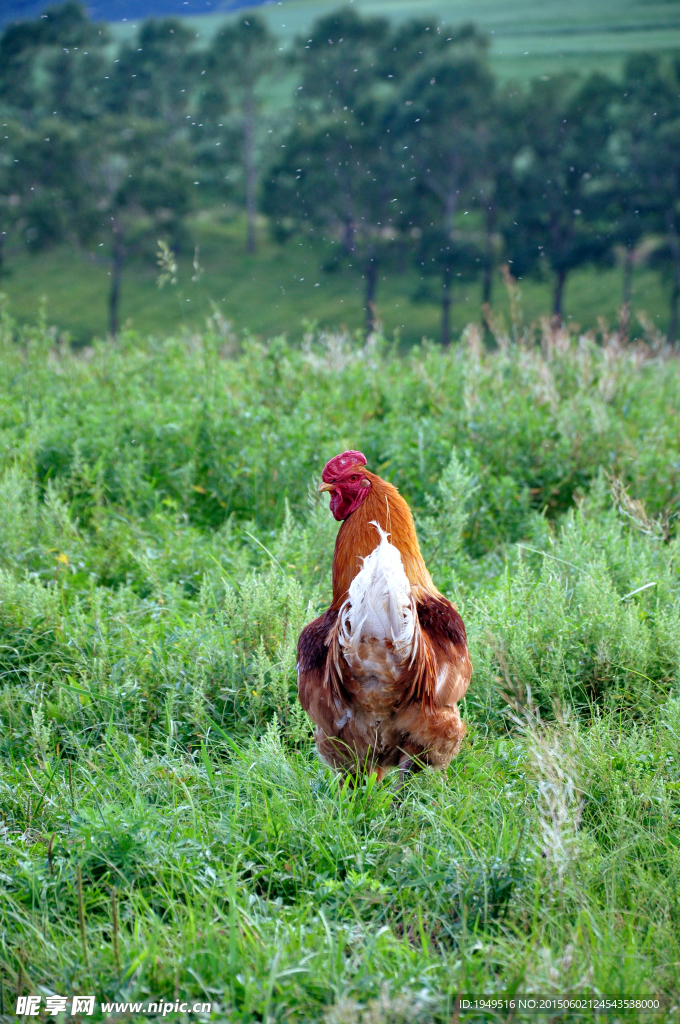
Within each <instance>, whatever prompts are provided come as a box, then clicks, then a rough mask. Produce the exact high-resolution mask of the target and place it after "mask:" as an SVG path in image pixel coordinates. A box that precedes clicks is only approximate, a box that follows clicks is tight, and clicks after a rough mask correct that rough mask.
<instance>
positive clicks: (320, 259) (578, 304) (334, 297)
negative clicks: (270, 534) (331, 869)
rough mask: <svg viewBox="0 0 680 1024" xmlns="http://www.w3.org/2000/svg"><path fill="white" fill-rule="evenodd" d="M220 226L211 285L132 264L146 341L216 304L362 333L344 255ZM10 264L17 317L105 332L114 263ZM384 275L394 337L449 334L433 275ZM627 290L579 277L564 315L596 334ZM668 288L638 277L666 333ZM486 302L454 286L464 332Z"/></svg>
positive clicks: (36, 259) (89, 334)
mask: <svg viewBox="0 0 680 1024" xmlns="http://www.w3.org/2000/svg"><path fill="white" fill-rule="evenodd" d="M209 218H210V214H207V215H205V216H204V218H202V219H201V220H199V221H198V222H197V223H196V225H195V227H194V229H193V234H194V237H195V239H196V241H197V242H198V243H199V260H200V263H201V266H202V267H203V270H204V273H203V274H202V276H201V278H200V282H198V283H195V282H192V277H193V276H194V272H193V269H192V266H191V259H192V257H191V256H190V255H189V254H187V255H186V257H185V258H184V259H183V260H181V261H180V268H181V269H180V278H179V283H178V286H177V287H176V288H172V287H170V286H166V287H165V288H164V289H163V290H159V289H158V286H157V283H156V282H157V275H158V268H157V266H156V264H155V260H154V259H153V258H152V257H151V256H150V257H149V258H148V259H147V260H146V261H145V262H136V263H132V264H131V265H130V266H129V268H128V269H127V271H126V272H125V275H124V281H123V289H122V299H121V323H127V324H128V325H129V326H131V327H132V328H133V329H135V330H138V331H140V332H141V333H142V334H158V335H164V334H167V333H170V332H172V331H174V330H177V329H181V328H183V327H186V328H188V329H190V330H196V329H202V328H203V327H204V325H205V319H206V317H207V316H209V315H211V314H212V311H213V308H214V307H213V305H212V303H214V304H215V306H217V307H218V308H219V309H220V311H221V312H222V314H223V316H224V317H226V318H227V319H228V320H230V321H231V323H232V325H233V328H234V330H236V331H237V332H242V331H243V330H246V329H247V330H250V331H252V332H253V333H254V334H257V335H259V336H261V337H271V336H272V335H274V334H278V333H281V332H284V333H286V334H287V335H288V336H289V337H290V338H291V339H295V338H300V337H301V336H302V334H303V332H304V328H303V322H304V321H316V322H318V324H319V325H320V326H323V327H325V328H337V327H341V326H343V325H344V326H346V327H347V328H348V329H349V330H350V331H354V330H355V329H359V328H360V327H362V325H363V321H364V312H363V281H362V279H361V276H360V274H358V273H354V271H353V270H352V269H350V268H349V267H344V268H341V269H339V270H338V271H336V272H333V273H325V272H324V271H323V270H322V269H321V266H322V265H323V263H324V261H325V260H326V259H327V257H328V256H329V255H332V253H333V251H334V250H333V249H331V248H330V247H328V248H325V247H323V246H319V247H312V246H310V243H309V242H308V241H305V242H304V243H301V242H300V240H299V239H292V240H291V241H290V242H288V243H287V244H285V245H279V244H277V243H275V242H272V241H270V240H269V239H268V237H267V232H266V229H263V230H262V231H261V240H260V245H259V249H258V252H257V253H256V254H255V256H248V255H246V253H245V251H244V240H243V239H244V228H243V225H242V224H241V223H240V221H238V220H237V221H233V222H231V223H226V224H221V223H219V221H218V220H217V218H216V219H215V221H213V222H211V221H210V219H209ZM7 262H8V265H9V268H10V271H11V274H10V276H7V277H4V278H3V279H2V280H1V281H0V289H1V290H2V292H4V293H5V294H6V295H7V297H8V300H9V308H10V310H11V312H12V314H13V315H14V316H16V317H17V318H18V319H20V320H22V321H23V322H27V323H28V322H34V321H35V317H36V311H37V309H38V307H39V304H40V301H41V299H42V297H45V299H46V303H47V317H48V319H49V320H50V322H54V323H56V324H57V325H58V327H59V328H60V329H61V330H65V331H68V332H69V334H70V335H71V337H72V338H73V340H74V341H76V342H77V343H78V344H83V343H85V342H89V341H90V340H91V339H92V338H93V337H102V336H104V335H105V333H106V325H107V295H108V287H109V278H108V271H107V270H106V269H105V268H104V267H98V266H95V265H93V264H92V263H91V262H89V260H88V259H87V258H86V257H85V256H84V255H83V254H82V253H79V252H78V251H77V250H74V249H71V248H68V247H62V248H59V249H55V250H52V251H50V252H47V253H44V254H40V255H38V256H31V255H29V254H19V255H17V256H15V257H13V258H11V259H8V261H7ZM381 276H382V280H380V282H379V287H378V294H377V310H378V315H379V317H380V318H381V320H382V321H383V323H384V329H385V331H386V332H387V333H388V334H389V335H390V336H391V335H392V334H393V333H394V331H399V333H400V336H401V338H402V340H403V342H404V344H407V345H411V344H415V343H416V342H419V341H420V340H421V338H422V337H423V336H425V337H429V338H435V339H436V338H438V337H439V321H440V310H439V306H438V303H437V282H436V280H434V281H432V280H430V281H428V282H426V292H425V295H424V297H422V296H419V293H420V292H422V285H423V282H422V279H421V278H420V276H419V275H418V274H417V273H416V272H415V270H412V269H411V268H410V267H409V266H408V263H407V264H406V267H405V268H404V272H403V273H401V274H398V273H396V272H395V269H394V268H392V269H389V270H386V271H385V273H384V275H381ZM521 286H522V290H523V297H524V306H525V311H526V316H527V318H528V319H529V320H533V319H537V318H538V317H539V316H542V315H546V314H548V313H549V311H550V308H551V282H550V281H544V282H540V281H534V280H530V279H527V280H526V281H522V282H521ZM622 287H623V285H622V274H621V271H620V270H619V269H617V268H612V269H611V270H606V271H601V270H596V269H593V268H585V269H583V270H580V271H579V272H577V273H574V274H573V276H572V277H571V278H570V280H569V282H568V285H567V291H566V302H565V315H566V316H567V317H568V318H570V319H572V320H573V321H574V322H577V323H579V324H580V325H581V326H583V327H584V328H586V329H590V328H593V327H595V326H596V323H597V317H598V316H600V315H602V316H605V317H606V318H608V319H609V320H610V322H614V321H615V320H616V316H617V311H618V308H619V306H620V303H621V295H622ZM667 290H668V289H667V287H666V286H664V284H663V282H662V281H661V279H660V277H659V275H658V274H657V273H655V272H653V271H650V270H647V269H645V268H641V269H639V270H637V271H636V276H635V287H634V293H633V304H632V308H633V314H635V311H636V310H643V311H644V312H646V313H647V314H648V315H649V316H651V317H652V318H653V319H654V320H655V322H656V323H657V324H658V326H659V328H660V329H661V330H664V329H665V328H666V325H667V323H668V298H667ZM480 302H481V284H478V283H475V284H469V285H468V284H462V285H459V286H458V287H457V288H455V289H454V307H453V310H452V324H453V327H454V330H456V331H460V330H462V329H463V328H464V327H465V325H466V324H467V323H468V322H469V321H471V320H473V321H479V320H480V316H481V314H480ZM494 306H495V307H496V308H497V309H498V310H499V311H502V312H503V313H504V314H507V307H508V303H507V295H506V292H505V289H504V287H503V283H502V281H501V279H500V275H499V277H498V280H497V281H496V283H495V290H494ZM633 319H634V328H635V330H636V331H637V330H638V325H637V322H636V321H635V317H633Z"/></svg>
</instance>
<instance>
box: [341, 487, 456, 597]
mask: <svg viewBox="0 0 680 1024" xmlns="http://www.w3.org/2000/svg"><path fill="white" fill-rule="evenodd" d="M362 475H363V476H365V477H366V479H367V480H370V482H371V489H370V491H369V492H368V494H367V496H366V498H365V499H364V501H363V502H362V503H361V505H360V506H359V508H358V509H356V511H355V512H352V514H351V516H349V517H348V518H347V519H345V521H344V522H343V524H342V526H341V527H340V530H339V532H338V536H337V539H336V541H335V554H334V555H333V604H332V605H331V608H339V607H340V606H341V604H342V603H343V601H344V600H345V598H346V597H347V591H348V590H349V585H350V583H351V582H352V580H353V579H354V577H355V576H356V574H357V573H358V572H360V571H361V567H362V565H363V559H364V558H366V557H367V556H368V555H370V553H371V551H373V550H374V549H375V548H376V547H377V546H378V542H379V540H380V538H379V535H378V531H377V530H376V528H375V526H373V525H372V524H371V521H372V520H374V521H375V522H376V523H379V524H380V526H381V527H382V528H383V530H385V531H386V533H388V534H389V535H390V541H391V543H392V544H394V546H395V547H396V548H397V549H398V551H399V553H400V554H401V558H402V561H403V563H404V570H405V572H406V575H407V577H408V579H409V582H410V583H411V586H415V587H421V588H422V589H423V590H425V591H427V592H428V593H429V594H433V595H435V596H439V591H438V590H437V589H436V587H435V585H434V583H433V582H432V578H431V576H430V574H429V572H428V571H427V568H426V566H425V562H424V561H423V556H422V555H421V553H420V545H419V544H418V538H417V536H416V529H415V526H414V524H413V516H412V515H411V510H410V508H409V507H408V505H407V504H406V502H405V501H404V499H403V498H402V496H401V495H400V493H399V491H398V490H397V488H396V487H393V486H392V484H388V483H387V482H386V481H385V480H382V479H381V478H380V477H379V476H375V474H374V473H369V471H368V470H366V469H363V467H362Z"/></svg>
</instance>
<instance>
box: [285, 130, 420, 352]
mask: <svg viewBox="0 0 680 1024" xmlns="http://www.w3.org/2000/svg"><path fill="white" fill-rule="evenodd" d="M373 114H374V116H373V117H372V118H371V120H370V121H369V122H368V123H367V121H366V120H364V121H363V122H362V121H359V120H358V119H357V118H356V117H355V116H353V115H352V114H350V113H349V111H348V112H347V113H346V114H344V112H343V116H342V117H338V116H334V115H330V116H328V115H327V116H326V117H325V118H323V119H322V120H319V121H318V122H317V123H316V124H315V125H313V126H309V125H306V124H305V125H302V126H300V127H298V128H296V129H294V130H293V131H292V132H291V134H290V135H289V136H288V138H287V141H286V149H285V155H284V156H283V157H282V159H281V161H280V162H279V163H278V164H277V165H276V166H275V167H274V168H273V170H272V172H271V176H270V178H269V181H268V183H267V190H266V193H265V209H266V210H267V212H268V213H269V214H270V215H271V216H272V218H273V219H274V220H275V221H278V222H279V223H280V222H281V220H282V219H284V220H285V219H286V218H292V219H293V220H294V221H295V223H296V224H297V226H298V228H301V229H302V230H308V231H310V232H313V231H315V230H316V229H318V228H321V230H322V232H323V233H324V234H325V236H326V237H330V238H332V239H333V240H334V241H336V242H337V243H339V245H341V246H342V248H343V249H344V252H345V254H346V259H347V260H348V262H349V263H350V265H351V266H353V267H354V268H355V269H357V270H358V271H360V272H361V274H362V277H363V279H364V282H365V291H364V310H365V322H366V332H367V334H370V333H371V331H373V329H374V327H375V323H376V310H375V298H376V290H377V282H378V270H379V267H380V265H381V263H382V262H383V261H384V259H385V258H386V256H387V254H388V253H389V252H390V251H391V250H392V249H393V248H394V243H395V240H396V239H397V237H398V233H399V229H398V223H399V219H400V217H401V216H402V215H403V209H402V207H401V206H400V203H399V193H398V191H397V184H395V173H394V171H395V166H394V161H393V160H392V153H391V150H390V148H389V145H388V143H387V142H386V139H387V138H388V136H387V134H386V132H385V130H384V128H383V125H382V122H381V120H380V117H379V115H378V113H377V111H374V112H373ZM368 117H369V113H368V112H365V113H364V118H368ZM395 192H396V193H397V194H396V195H395Z"/></svg>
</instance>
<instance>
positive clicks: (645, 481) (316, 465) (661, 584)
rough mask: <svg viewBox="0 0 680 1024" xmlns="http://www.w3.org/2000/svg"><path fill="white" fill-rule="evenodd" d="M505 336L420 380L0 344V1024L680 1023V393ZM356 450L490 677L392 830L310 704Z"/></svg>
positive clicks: (582, 352)
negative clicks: (539, 1012)
mask: <svg viewBox="0 0 680 1024" xmlns="http://www.w3.org/2000/svg"><path fill="white" fill-rule="evenodd" d="M496 328H497V329H496V339H495V343H494V346H495V347H494V350H493V351H487V349H486V348H485V346H484V345H483V343H482V339H481V337H480V335H479V332H478V331H477V329H476V328H474V327H470V328H469V329H468V331H467V332H466V335H465V339H464V343H463V344H461V346H460V347H458V348H456V349H454V350H452V351H449V352H442V351H441V350H439V349H438V348H437V347H436V346H433V345H423V346H421V347H419V348H418V349H415V350H414V351H413V352H412V353H411V354H410V355H409V356H408V357H406V358H400V357H399V356H397V354H396V352H395V351H394V349H393V347H392V346H391V345H390V344H388V342H386V341H385V340H383V339H381V338H372V339H370V340H369V342H368V343H359V342H355V341H353V340H352V339H350V338H348V337H346V336H342V335H323V336H321V337H319V336H312V335H311V334H310V335H309V336H308V337H307V339H306V341H305V344H304V345H303V346H302V348H300V349H294V348H292V347H290V346H289V345H288V344H286V342H285V341H284V340H283V339H281V338H278V339H273V340H272V341H270V342H269V343H267V344H266V345H265V344H260V343H257V342H256V341H254V340H253V339H251V338H248V337H246V338H245V339H243V340H241V341H238V340H236V339H234V338H233V337H232V336H231V335H230V334H229V331H228V330H227V329H226V327H225V325H224V324H223V323H221V322H220V321H216V320H213V321H212V322H211V323H210V324H209V326H208V329H207V330H206V331H205V332H204V333H203V334H201V335H200V336H198V335H197V336H195V337H192V336H185V337H182V338H170V339H167V340H164V341H160V340H155V339H147V340H143V339H140V338H138V337H136V336H134V335H127V336H124V337H123V338H122V339H121V340H120V342H119V343H118V344H117V345H115V346H114V345H110V344H109V345H97V346H95V347H94V348H92V349H89V350H86V351H84V352H81V353H80V354H78V355H73V354H72V353H71V352H69V351H67V350H61V349H59V347H58V346H57V345H56V344H55V337H56V335H55V333H54V332H52V331H50V329H49V328H48V327H47V325H46V324H44V323H39V324H38V325H37V326H36V327H35V328H31V329H26V328H19V327H17V325H16V324H15V323H13V322H12V321H11V320H10V319H9V318H8V317H5V318H4V320H3V322H2V326H1V331H2V333H1V339H2V340H1V346H2V348H1V359H0V678H1V689H0V719H1V726H0V813H1V815H2V819H1V821H2V826H1V827H2V845H1V846H0V858H1V862H0V872H2V886H1V887H0V928H1V933H0V975H1V979H2V988H1V989H0V992H1V994H2V999H3V1007H4V1013H6V1014H9V1015H10V1016H9V1017H8V1019H14V1018H13V1017H12V1016H11V1015H12V1012H13V1008H14V1000H15V998H16V995H17V993H19V994H21V993H24V994H27V993H29V992H32V993H43V994H47V993H50V992H55V993H61V994H66V993H70V992H84V991H93V992H96V993H97V995H98V997H99V998H101V999H110V1000H121V1001H124V1000H137V999H147V998H151V999H153V998H156V997H161V996H162V997H164V998H174V997H175V994H177V996H178V997H181V998H189V999H190V998H192V997H194V996H195V997H196V998H197V999H204V1000H206V1001H210V1002H211V1003H212V1004H213V1019H216V1020H223V1021H230V1022H237V1021H238V1022H244V1024H245V1022H252V1021H263V1022H264V1021H269V1022H273V1021H283V1020H286V1021H291V1022H316V1021H324V1022H326V1024H369V1022H376V1024H377V1022H380V1024H383V1022H385V1024H398V1022H403V1024H406V1022H408V1024H417V1022H435V1021H436V1022H444V1021H450V1020H451V1018H452V1014H453V1012H454V1001H455V997H456V995H457V994H460V993H464V992H468V993H476V994H478V995H482V994H486V995H492V994H495V993H510V994H512V993H513V992H529V991H534V992H539V993H543V994H566V993H569V994H577V993H588V994H601V995H606V996H650V995H657V996H659V997H663V998H666V999H667V1000H669V1001H670V1002H669V1004H668V1005H672V1004H673V1000H674V999H675V998H676V996H677V978H678V964H679V963H680V910H679V908H680V852H679V844H678V825H679V823H680V579H679V575H678V554H679V551H678V544H679V543H680V540H679V539H678V532H677V521H676V518H675V514H676V512H677V507H678V498H679V496H680V456H679V455H678V452H679V451H680V443H679V442H680V437H679V434H680V416H679V412H680V367H679V364H678V361H677V359H675V358H673V357H672V356H671V354H670V353H669V352H667V351H666V350H665V348H664V347H663V342H662V339H659V338H655V337H650V339H649V342H648V344H644V345H642V344H641V345H637V346H635V347H630V346H627V345H625V344H623V343H622V341H621V339H619V338H618V337H617V336H616V335H610V334H609V333H608V332H606V331H604V329H603V331H602V332H601V333H600V335H598V336H595V335H584V336H581V337H577V336H571V335H570V334H568V333H567V332H563V331H561V330H553V329H551V328H550V326H549V325H548V324H543V326H542V328H541V327H536V328H534V327H532V328H527V329H524V328H522V326H521V323H519V321H518V322H517V323H515V324H514V325H513V326H512V327H509V328H507V329H506V328H504V327H503V325H496ZM344 448H359V449H361V450H362V451H364V452H365V454H366V456H367V458H368V463H369V466H370V467H371V468H372V469H374V470H376V471H377V472H379V473H381V474H383V475H385V476H386V477H388V478H389V479H391V480H392V481H393V482H395V483H396V484H397V485H398V486H399V487H400V488H401V490H402V492H403V494H404V495H405V497H406V498H407V499H408V500H409V502H410V503H411V505H412V507H413V509H414V512H415V514H416V521H417V525H418V530H419V533H420V537H421V541H422V544H423V548H424V552H425V555H426V559H427V561H428V565H429V566H430V567H431V569H432V571H433V575H434V578H435V581H436V582H437V584H438V585H439V586H440V587H441V588H442V589H443V590H444V591H445V592H446V593H447V594H448V595H449V596H451V597H452V598H453V599H455V600H456V601H457V603H458V605H459V607H460V608H461V611H462V613H463V615H464V618H465V621H466V624H467V627H468V635H469V640H470V647H471V652H472V657H473V661H474V666H475V671H474V676H473V682H472V685H471V688H470V691H469V694H468V697H467V699H466V700H465V702H464V708H463V712H464V717H465V718H466V720H467V721H468V723H469V733H468V738H467V739H466V741H465V745H464V748H463V750H462V751H461V753H460V755H459V756H458V757H457V758H456V759H455V760H454V762H453V764H452V766H451V767H450V768H449V769H448V770H447V771H446V772H445V773H443V774H436V773H434V772H429V771H428V772H424V773H422V774H420V775H419V776H417V777H415V778H414V779H413V780H412V781H410V782H409V784H408V786H407V788H406V789H405V790H404V791H403V792H401V793H397V790H396V787H395V781H394V779H392V778H388V779H387V780H386V782H384V783H382V784H380V785H377V784H375V779H374V778H369V779H368V780H359V781H358V782H357V784H356V785H355V786H354V787H352V786H349V785H347V784H345V785H342V784H340V783H339V782H338V781H337V780H335V779H334V777H333V776H332V775H331V774H330V772H329V771H328V770H327V769H326V768H325V767H323V766H322V765H321V764H320V763H319V762H318V760H317V758H316V755H315V752H314V749H313V744H312V742H311V731H310V727H309V724H308V722H307V720H306V718H305V716H304V714H303V713H302V712H301V710H300V708H299V706H298V704H297V702H296V697H295V691H296V680H295V644H296V640H297V636H298V634H299V631H300V629H301V628H302V626H303V625H304V623H305V622H306V621H308V620H309V619H310V618H311V617H312V616H313V615H315V614H317V613H318V611H319V610H321V609H323V608H324V607H326V606H327V604H328V601H329V593H330V564H331V558H332V551H333V544H334V537H335V532H336V528H337V524H335V522H334V521H333V519H332V518H331V516H330V515H329V513H328V510H327V509H326V508H325V507H324V505H323V503H322V502H321V500H320V499H319V497H318V495H317V494H316V492H315V484H316V482H317V480H318V477H319V473H320V470H321V468H322V466H323V464H324V462H325V461H326V459H328V458H329V457H330V456H332V455H334V454H336V453H337V452H338V451H341V450H343V449H344ZM0 1009H2V1008H0ZM676 1012H677V1011H676ZM669 1013H670V1011H666V1012H664V1013H663V1014H659V1015H658V1017H655V1016H654V1015H651V1016H650V1015H646V1016H645V1018H644V1019H646V1020H649V1021H653V1020H655V1019H658V1020H662V1019H663V1020H666V1019H672V1018H671V1017H670V1016H669ZM468 1019H477V1020H481V1019H488V1018H485V1017H483V1016H478V1017H476V1018H468ZM518 1019H521V1017H520V1018H518ZM553 1019H559V1018H553ZM563 1019H571V1018H563ZM614 1019H618V1018H614ZM627 1019H630V1018H627Z"/></svg>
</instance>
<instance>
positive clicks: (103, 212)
mask: <svg viewBox="0 0 680 1024" xmlns="http://www.w3.org/2000/svg"><path fill="white" fill-rule="evenodd" d="M79 142H80V144H79V151H78V157H77V160H76V162H75V165H74V168H73V170H74V173H75V174H76V176H77V180H78V186H79V188H78V203H77V205H74V206H73V207H72V209H71V211H70V213H71V219H70V225H71V237H73V239H74V240H76V241H77V242H78V243H79V244H81V245H84V246H85V247H86V248H87V250H88V251H89V252H90V255H91V257H92V258H93V259H94V260H96V261H97V262H100V263H104V265H107V266H108V267H109V273H110V275H111V287H110V290H109V324H108V328H109V334H110V335H111V336H112V337H115V336H116V335H117V333H118V329H119V320H120V316H119V310H120V292H121V284H122V276H123V270H124V268H125V265H126V263H127V261H128V259H129V258H130V256H131V255H133V254H134V253H139V252H143V251H147V252H149V251H153V249H154V248H155V243H156V240H157V239H158V237H159V234H162V235H164V236H165V237H166V238H168V239H169V240H170V244H171V245H172V246H173V247H175V248H177V247H178V246H179V244H180V242H181V240H182V233H183V218H184V216H185V215H186V213H188V211H189V209H190V207H191V195H192V192H191V180H192V175H191V170H190V169H191V154H190V152H189V150H188V148H187V147H186V146H183V145H181V144H180V142H179V141H178V140H177V139H173V138H172V137H168V133H167V131H166V130H165V126H164V125H163V123H162V122H159V121H156V120H154V121H145V120H142V119H136V120H130V118H129V117H122V118H121V117H119V118H116V117H114V116H112V115H109V116H108V117H106V118H102V119H101V120H100V121H99V122H97V123H96V124H93V125H91V126H89V128H88V130H87V131H84V132H83V134H82V135H81V138H80V140H79ZM101 249H103V250H104V252H103V253H101V252H100V250H101Z"/></svg>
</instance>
